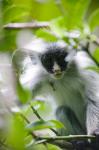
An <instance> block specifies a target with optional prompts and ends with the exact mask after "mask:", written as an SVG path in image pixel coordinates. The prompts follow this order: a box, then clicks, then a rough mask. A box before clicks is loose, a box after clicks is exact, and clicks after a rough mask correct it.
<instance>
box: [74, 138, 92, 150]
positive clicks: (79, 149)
mask: <svg viewBox="0 0 99 150" xmlns="http://www.w3.org/2000/svg"><path fill="white" fill-rule="evenodd" d="M71 143H72V144H73V149H74V150H88V149H89V148H90V143H89V142H88V141H87V140H79V141H76V140H75V141H72V142H71ZM90 150H93V149H90Z"/></svg>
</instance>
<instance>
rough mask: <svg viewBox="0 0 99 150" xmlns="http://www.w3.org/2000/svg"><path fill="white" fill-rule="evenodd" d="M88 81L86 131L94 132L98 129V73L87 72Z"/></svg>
mask: <svg viewBox="0 0 99 150" xmlns="http://www.w3.org/2000/svg"><path fill="white" fill-rule="evenodd" d="M89 75H90V76H88V81H89V82H88V83H87V82H86V89H85V90H86V99H87V108H86V109H87V111H86V113H87V116H86V117H87V118H86V126H87V133H88V134H94V133H95V132H96V130H97V129H98V130H99V74H97V73H96V72H93V71H92V72H91V71H90V73H89Z"/></svg>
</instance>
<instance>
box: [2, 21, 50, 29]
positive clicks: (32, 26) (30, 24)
mask: <svg viewBox="0 0 99 150" xmlns="http://www.w3.org/2000/svg"><path fill="white" fill-rule="evenodd" d="M3 28H4V29H39V28H49V23H48V22H23V23H19V22H18V23H8V24H6V25H4V26H3Z"/></svg>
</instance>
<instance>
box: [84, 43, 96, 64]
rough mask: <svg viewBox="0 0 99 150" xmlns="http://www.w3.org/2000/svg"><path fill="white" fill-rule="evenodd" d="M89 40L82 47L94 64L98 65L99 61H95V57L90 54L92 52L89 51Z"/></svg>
mask: <svg viewBox="0 0 99 150" xmlns="http://www.w3.org/2000/svg"><path fill="white" fill-rule="evenodd" d="M89 44H90V43H89V42H88V43H87V45H86V47H84V49H85V51H86V52H87V54H88V55H89V57H90V58H91V59H92V60H93V61H94V62H95V64H96V65H97V66H98V67H99V63H98V62H97V61H96V59H95V58H94V57H93V56H92V54H91V53H90V51H89Z"/></svg>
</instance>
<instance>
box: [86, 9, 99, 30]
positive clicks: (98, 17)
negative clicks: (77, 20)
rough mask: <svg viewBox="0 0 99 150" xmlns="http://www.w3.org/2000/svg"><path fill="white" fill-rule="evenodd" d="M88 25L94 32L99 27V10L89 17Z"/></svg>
mask: <svg viewBox="0 0 99 150" xmlns="http://www.w3.org/2000/svg"><path fill="white" fill-rule="evenodd" d="M88 23H89V26H90V28H91V30H92V31H93V30H94V29H95V28H96V27H98V26H99V9H97V10H96V11H94V12H93V13H92V15H91V16H90V17H89V20H88Z"/></svg>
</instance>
